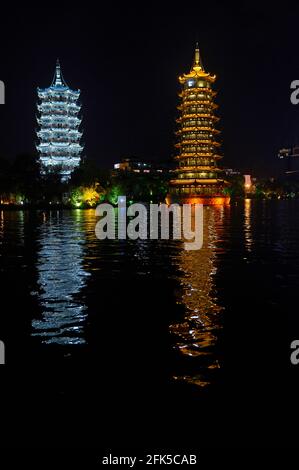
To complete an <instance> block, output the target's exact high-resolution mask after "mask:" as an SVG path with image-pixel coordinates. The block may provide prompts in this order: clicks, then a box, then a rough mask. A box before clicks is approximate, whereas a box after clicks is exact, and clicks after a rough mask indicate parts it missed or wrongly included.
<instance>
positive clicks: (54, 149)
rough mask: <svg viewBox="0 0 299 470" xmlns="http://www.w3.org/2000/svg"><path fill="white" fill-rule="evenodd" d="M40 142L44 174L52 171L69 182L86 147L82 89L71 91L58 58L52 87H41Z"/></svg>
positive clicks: (38, 133) (39, 105) (38, 119)
mask: <svg viewBox="0 0 299 470" xmlns="http://www.w3.org/2000/svg"><path fill="white" fill-rule="evenodd" d="M37 93H38V99H39V102H38V105H37V108H38V112H39V114H38V118H37V121H38V125H39V129H38V131H37V137H38V144H37V150H38V153H39V160H40V164H41V172H42V174H45V173H47V172H48V171H51V170H56V171H58V172H59V173H60V175H61V179H62V181H67V180H68V179H69V178H70V176H71V173H72V172H73V170H74V169H75V168H76V167H77V166H78V165H79V163H80V159H81V154H82V150H83V147H82V145H81V144H80V140H81V137H82V132H80V130H79V127H80V124H81V121H82V119H81V117H80V116H79V113H80V109H81V106H80V104H79V103H78V100H79V96H80V90H71V89H70V88H69V87H68V85H67V84H66V82H65V81H64V79H63V76H62V72H61V67H60V64H59V61H58V60H57V63H56V68H55V75H54V79H53V81H52V84H51V85H50V87H49V88H38V89H37Z"/></svg>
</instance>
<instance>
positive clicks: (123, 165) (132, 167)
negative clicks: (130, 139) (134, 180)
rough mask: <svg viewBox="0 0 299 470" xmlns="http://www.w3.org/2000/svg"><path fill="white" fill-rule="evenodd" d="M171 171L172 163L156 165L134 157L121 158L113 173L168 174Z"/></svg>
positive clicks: (153, 162)
mask: <svg viewBox="0 0 299 470" xmlns="http://www.w3.org/2000/svg"><path fill="white" fill-rule="evenodd" d="M172 170H173V165H172V162H170V163H169V162H165V163H163V162H159V163H157V162H155V161H151V160H142V159H140V158H136V157H130V158H122V159H121V160H120V162H118V163H115V164H114V173H115V172H118V171H124V172H127V173H150V174H159V173H160V174H161V173H162V174H168V173H170V172H171V171H172Z"/></svg>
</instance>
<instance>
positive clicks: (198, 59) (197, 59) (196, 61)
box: [191, 42, 204, 70]
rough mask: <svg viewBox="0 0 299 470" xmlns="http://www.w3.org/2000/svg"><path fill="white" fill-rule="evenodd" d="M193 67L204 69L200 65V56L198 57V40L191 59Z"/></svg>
mask: <svg viewBox="0 0 299 470" xmlns="http://www.w3.org/2000/svg"><path fill="white" fill-rule="evenodd" d="M195 67H199V68H200V69H201V70H204V68H203V65H202V61H201V57H200V52H199V45H198V42H196V45H195V54H194V61H193V67H192V68H193V69H194V68H195ZM191 70H192V69H191Z"/></svg>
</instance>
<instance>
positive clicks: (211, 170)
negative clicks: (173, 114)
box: [167, 44, 229, 205]
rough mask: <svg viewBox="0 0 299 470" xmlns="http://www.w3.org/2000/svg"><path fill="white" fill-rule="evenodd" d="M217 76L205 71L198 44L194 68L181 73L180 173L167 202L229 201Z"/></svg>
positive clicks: (204, 202)
mask: <svg viewBox="0 0 299 470" xmlns="http://www.w3.org/2000/svg"><path fill="white" fill-rule="evenodd" d="M215 79H216V76H215V75H211V74H210V73H208V72H205V70H204V68H203V65H202V61H201V58H200V53H199V47H198V44H197V45H196V49H195V57H194V62H193V65H192V68H191V71H190V72H189V73H187V74H183V75H181V76H180V77H179V82H180V84H181V92H180V94H179V96H180V105H179V106H178V109H179V112H180V116H179V118H178V119H177V123H178V127H179V128H178V131H177V137H178V142H177V144H176V148H177V155H176V157H175V160H176V177H175V178H174V179H172V180H171V181H170V190H169V195H168V197H167V202H175V201H177V202H181V203H196V202H197V203H202V204H207V205H209V204H228V203H229V197H228V196H227V195H225V194H224V188H225V185H226V182H225V181H224V180H223V176H222V175H223V172H222V170H221V169H220V168H219V161H220V159H221V158H222V156H221V155H220V153H219V147H220V144H219V142H218V141H217V137H218V136H219V134H220V132H219V130H218V129H217V128H216V123H217V122H218V120H219V118H218V117H217V116H216V115H215V110H216V109H217V105H216V104H215V103H214V98H215V95H216V92H215V91H214V90H213V83H214V82H215Z"/></svg>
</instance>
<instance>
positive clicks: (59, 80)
mask: <svg viewBox="0 0 299 470" xmlns="http://www.w3.org/2000/svg"><path fill="white" fill-rule="evenodd" d="M59 85H60V86H67V84H66V83H65V81H64V78H63V76H62V72H61V66H60V62H59V59H58V58H57V60H56V67H55V74H54V78H53V81H52V86H59Z"/></svg>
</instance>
